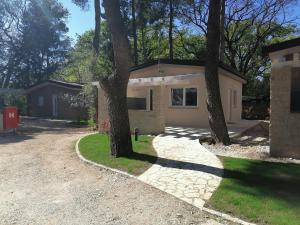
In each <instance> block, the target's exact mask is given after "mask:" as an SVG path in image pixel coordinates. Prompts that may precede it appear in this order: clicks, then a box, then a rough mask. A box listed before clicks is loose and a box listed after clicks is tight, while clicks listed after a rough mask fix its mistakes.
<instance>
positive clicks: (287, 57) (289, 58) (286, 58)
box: [283, 54, 294, 61]
mask: <svg viewBox="0 0 300 225" xmlns="http://www.w3.org/2000/svg"><path fill="white" fill-rule="evenodd" d="M283 58H284V60H285V61H293V60H294V54H288V55H285V56H283Z"/></svg>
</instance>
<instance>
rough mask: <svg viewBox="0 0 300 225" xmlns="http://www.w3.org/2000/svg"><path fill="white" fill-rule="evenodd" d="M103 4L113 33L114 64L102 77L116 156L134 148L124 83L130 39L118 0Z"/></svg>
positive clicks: (126, 81)
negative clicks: (109, 73) (105, 75)
mask: <svg viewBox="0 0 300 225" xmlns="http://www.w3.org/2000/svg"><path fill="white" fill-rule="evenodd" d="M103 6H104V9H105V14H106V18H107V23H108V27H109V30H110V33H111V37H112V44H113V51H114V64H115V72H114V74H112V75H111V76H109V77H108V78H107V79H105V80H102V81H101V85H102V87H103V89H104V91H105V93H106V95H107V98H108V111H109V120H110V125H111V132H110V137H111V138H110V146H111V154H112V155H113V156H115V157H119V156H128V155H130V154H132V152H133V150H132V142H131V135H130V125H129V115H128V109H127V85H128V80H129V76H130V47H129V41H128V37H127V32H126V28H125V25H124V23H123V20H122V16H121V12H120V2H119V0H104V2H103Z"/></svg>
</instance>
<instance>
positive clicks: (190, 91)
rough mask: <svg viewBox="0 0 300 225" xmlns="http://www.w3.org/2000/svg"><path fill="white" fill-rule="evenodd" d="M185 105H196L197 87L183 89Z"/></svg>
mask: <svg viewBox="0 0 300 225" xmlns="http://www.w3.org/2000/svg"><path fill="white" fill-rule="evenodd" d="M185 105H186V106H197V88H186V89H185Z"/></svg>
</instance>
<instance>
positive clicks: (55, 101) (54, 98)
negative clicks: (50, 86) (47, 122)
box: [52, 95, 58, 117]
mask: <svg viewBox="0 0 300 225" xmlns="http://www.w3.org/2000/svg"><path fill="white" fill-rule="evenodd" d="M52 116H53V117H57V116H58V98H57V95H52Z"/></svg>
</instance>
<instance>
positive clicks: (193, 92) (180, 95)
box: [171, 88, 198, 107]
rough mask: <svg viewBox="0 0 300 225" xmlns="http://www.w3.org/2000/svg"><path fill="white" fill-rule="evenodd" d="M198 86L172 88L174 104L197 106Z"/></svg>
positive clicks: (172, 101) (172, 103)
mask: <svg viewBox="0 0 300 225" xmlns="http://www.w3.org/2000/svg"><path fill="white" fill-rule="evenodd" d="M197 102H198V101H197V88H172V89H171V105H172V106H187V107H191V106H197Z"/></svg>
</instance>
